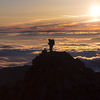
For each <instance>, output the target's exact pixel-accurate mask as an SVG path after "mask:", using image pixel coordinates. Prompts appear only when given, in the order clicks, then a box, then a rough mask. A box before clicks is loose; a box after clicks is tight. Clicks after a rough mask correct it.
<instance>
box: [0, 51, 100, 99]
mask: <svg viewBox="0 0 100 100" xmlns="http://www.w3.org/2000/svg"><path fill="white" fill-rule="evenodd" d="M32 64H33V65H32V66H31V67H30V69H29V70H28V71H27V72H26V74H25V77H24V78H23V79H22V80H20V81H17V82H15V83H9V84H5V85H4V86H2V87H1V93H0V100H100V73H95V72H94V71H93V70H92V69H90V68H86V67H85V65H84V63H83V62H81V61H80V60H79V59H74V58H73V57H72V56H71V55H70V54H68V53H66V52H47V53H46V52H43V53H41V54H40V55H39V56H37V57H36V58H35V59H33V60H32Z"/></svg>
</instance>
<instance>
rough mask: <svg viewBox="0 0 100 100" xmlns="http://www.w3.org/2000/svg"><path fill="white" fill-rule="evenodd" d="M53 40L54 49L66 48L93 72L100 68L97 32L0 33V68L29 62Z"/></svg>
mask: <svg viewBox="0 0 100 100" xmlns="http://www.w3.org/2000/svg"><path fill="white" fill-rule="evenodd" d="M49 38H50V39H55V46H54V50H55V51H66V52H68V53H69V54H71V55H72V56H73V57H75V58H77V57H78V58H79V59H80V60H81V61H83V62H84V64H85V65H86V66H87V67H89V68H92V69H93V70H94V71H100V42H99V40H100V34H99V33H95V32H90V33H89V32H27V33H0V68H2V67H15V66H20V65H25V64H30V65H31V64H32V59H34V58H35V57H36V56H37V55H38V54H39V53H41V51H42V50H43V49H44V48H46V49H47V50H48V49H49V47H48V39H49Z"/></svg>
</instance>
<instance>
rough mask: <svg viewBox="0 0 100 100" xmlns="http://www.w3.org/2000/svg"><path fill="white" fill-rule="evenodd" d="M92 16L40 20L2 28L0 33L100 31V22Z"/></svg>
mask: <svg viewBox="0 0 100 100" xmlns="http://www.w3.org/2000/svg"><path fill="white" fill-rule="evenodd" d="M89 17H90V16H81V17H67V18H63V17H60V18H57V19H56V18H51V19H45V20H44V19H38V20H34V21H30V22H27V23H17V24H13V25H10V26H5V27H4V26H3V27H0V32H44V31H45V32H46V31H47V32H51V31H99V30H100V28H99V24H100V21H99V20H96V21H93V18H91V17H90V19H89Z"/></svg>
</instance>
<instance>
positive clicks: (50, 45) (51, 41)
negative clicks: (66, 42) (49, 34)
mask: <svg viewBox="0 0 100 100" xmlns="http://www.w3.org/2000/svg"><path fill="white" fill-rule="evenodd" d="M48 41H49V43H48V45H49V50H50V52H52V51H53V50H52V49H53V45H54V44H55V42H54V39H48Z"/></svg>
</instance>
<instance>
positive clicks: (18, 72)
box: [0, 65, 30, 87]
mask: <svg viewBox="0 0 100 100" xmlns="http://www.w3.org/2000/svg"><path fill="white" fill-rule="evenodd" d="M29 68H30V65H24V66H17V67H6V68H2V69H0V87H1V86H2V85H4V84H6V83H8V82H16V81H18V80H21V79H23V78H24V76H25V73H26V71H28V70H29Z"/></svg>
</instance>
